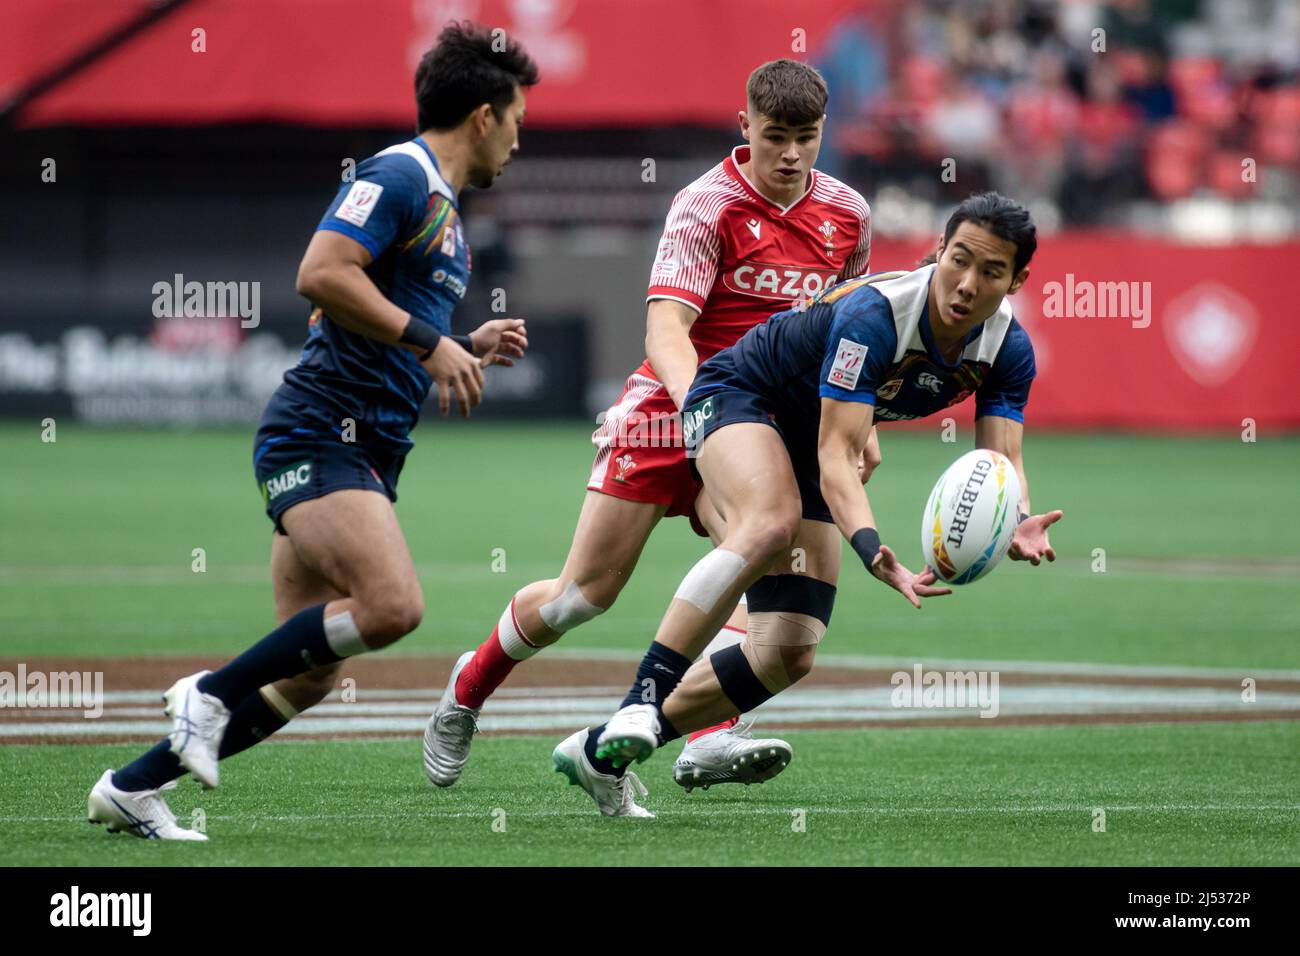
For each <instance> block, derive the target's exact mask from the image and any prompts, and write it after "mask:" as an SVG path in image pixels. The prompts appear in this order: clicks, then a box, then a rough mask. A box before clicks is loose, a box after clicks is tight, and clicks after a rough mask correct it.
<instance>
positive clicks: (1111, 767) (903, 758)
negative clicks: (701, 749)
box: [0, 723, 1300, 866]
mask: <svg viewBox="0 0 1300 956" xmlns="http://www.w3.org/2000/svg"><path fill="white" fill-rule="evenodd" d="M790 740H791V742H792V743H793V744H794V747H795V753H796V755H797V756H796V763H795V764H793V765H792V766H791V768H790V770H788V771H787V772H786V773H785V774H784V775H783V776H782V777H779V778H778V779H776V780H774V781H772V782H771V783H768V784H765V785H763V786H761V787H749V788H740V787H730V788H727V787H722V788H715V789H713V790H711V791H709V792H708V793H707V794H704V793H701V792H698V791H697V792H696V793H693V794H690V795H686V794H685V793H683V792H682V791H681V790H679V789H678V788H677V787H676V785H674V784H673V783H672V782H671V781H670V780H669V779H668V775H667V770H668V766H669V763H670V760H669V759H668V758H669V753H664V754H660V755H658V756H657V757H656V758H655V759H654V760H653V761H651V762H650V763H648V764H645V765H644V766H643V767H642V768H641V773H642V776H643V780H644V782H645V783H646V785H647V786H648V787H649V788H650V797H649V801H648V804H649V805H650V806H651V807H652V808H653V809H655V810H656V811H657V812H658V813H659V818H658V819H656V820H607V819H604V818H602V817H599V816H598V815H596V813H595V811H594V810H593V809H592V808H591V806H590V802H589V801H588V800H587V798H586V797H585V796H584V795H582V794H580V793H579V792H578V791H577V790H576V789H574V788H571V787H567V786H566V785H565V782H564V780H563V778H562V777H561V776H560V775H559V774H555V773H548V772H547V770H548V764H549V761H548V760H547V759H546V758H547V752H548V751H549V744H548V743H545V742H543V741H542V740H539V739H538V738H497V739H488V740H482V741H479V742H478V743H476V744H475V749H476V751H477V752H476V754H475V762H474V764H473V765H472V767H471V768H470V770H469V771H468V772H467V774H466V777H465V779H464V780H463V781H462V783H461V784H460V785H458V786H457V787H455V788H454V789H451V790H446V791H434V790H433V789H432V788H431V787H430V786H429V785H428V784H427V783H426V782H425V780H424V777H423V775H422V774H421V772H420V770H419V760H418V757H417V756H416V753H417V751H418V748H419V744H418V742H416V741H412V742H411V743H393V742H388V743H370V744H355V743H317V744H276V745H268V746H263V747H260V748H257V749H255V750H253V751H250V752H249V754H247V755H245V758H241V760H240V763H239V764H238V766H236V764H235V762H234V761H232V762H231V765H230V768H229V769H228V770H227V771H226V772H225V774H224V775H223V777H222V786H221V789H220V790H218V791H209V792H206V793H205V792H203V791H201V790H200V789H199V786H198V784H196V783H194V782H192V781H184V782H182V784H181V788H180V790H178V791H176V794H177V795H175V796H172V797H170V798H169V799H170V803H171V806H172V809H173V810H174V811H175V812H176V814H177V816H178V818H180V820H181V822H182V823H183V824H188V823H189V822H190V818H191V814H192V812H193V810H194V808H195V807H201V808H202V809H203V811H204V814H205V816H206V827H207V832H208V835H209V837H210V838H211V841H210V842H209V843H207V844H204V845H201V846H200V845H195V844H160V843H157V842H154V841H148V842H146V841H144V840H137V839H134V838H132V837H129V836H124V835H117V836H107V835H105V834H104V832H103V831H102V829H101V828H98V827H91V826H88V825H87V824H86V823H85V822H84V821H83V818H82V817H81V815H80V812H81V810H82V808H84V801H85V791H86V790H87V789H88V782H89V781H88V770H92V769H95V768H100V769H101V770H102V768H103V767H106V766H108V765H109V764H111V763H114V762H115V761H124V760H125V759H127V758H128V757H130V756H132V755H133V750H134V748H125V747H94V748H90V747H11V748H0V773H3V776H4V779H6V780H10V779H12V778H13V777H14V775H24V776H29V777H35V776H39V778H40V779H41V780H42V781H44V782H43V784H42V786H41V787H39V788H22V787H19V788H14V787H5V788H4V789H3V790H0V828H3V829H4V830H6V831H8V833H9V836H8V837H7V838H6V839H5V840H4V841H0V865H15V864H17V865H49V864H56V863H69V862H76V863H78V864H83V865H96V864H113V865H155V864H156V865H168V866H176V865H188V864H195V865H279V864H293V865H308V866H310V865H323V864H349V865H402V864H419V865H433V864H458V865H511V864H521V865H552V866H553V865H561V864H585V865H604V864H608V865H672V864H689V865H723V864H727V865H756V864H769V865H793V866H801V865H815V864H822V865H931V864H940V863H943V864H959V865H1003V864H1039V865H1051V864H1069V865H1139V864H1140V865H1161V864H1170V865H1249V866H1257V865H1269V864H1271V865H1279V864H1290V865H1294V864H1295V863H1296V862H1297V858H1298V857H1300V851H1297V847H1298V846H1300V813H1298V812H1297V801H1296V790H1297V787H1298V786H1300V767H1298V766H1297V764H1296V761H1295V759H1294V758H1295V752H1296V744H1297V735H1296V733H1295V730H1294V725H1289V724H1288V725H1282V724H1267V723H1265V724H1253V725H1249V727H1248V728H1246V727H1241V726H1225V725H1208V724H1207V725H1196V724H1189V725H1156V726H1128V727H1086V728H1080V729H1070V730H1069V731H1068V732H1067V731H1066V730H1063V729H1058V728H1009V729H1006V730H1001V731H997V732H990V731H983V730H898V731H884V732H881V731H876V732H865V733H864V732H856V731H823V732H817V733H813V734H807V733H801V734H791V735H790ZM675 749H676V747H675V745H674V747H672V748H670V750H675ZM796 768H797V770H798V772H797V773H796V772H795V770H796ZM95 775H96V774H94V773H92V774H90V777H93V776H95ZM1097 809H1101V810H1104V811H1105V818H1104V824H1105V832H1096V831H1094V829H1093V825H1094V824H1093V821H1094V819H1097V820H1100V819H1101V818H1100V817H1098V816H1096V814H1095V811H1096V810H1097ZM800 810H802V811H804V813H802V814H799V813H798V812H797V811H800ZM801 818H802V819H801ZM494 822H495V823H496V824H497V827H498V829H497V830H494V829H493V824H494ZM502 822H504V827H505V832H499V829H500V827H501V824H502ZM799 822H802V824H803V827H804V829H803V832H798V831H797V830H796V829H795V827H796V824H797V823H799Z"/></svg>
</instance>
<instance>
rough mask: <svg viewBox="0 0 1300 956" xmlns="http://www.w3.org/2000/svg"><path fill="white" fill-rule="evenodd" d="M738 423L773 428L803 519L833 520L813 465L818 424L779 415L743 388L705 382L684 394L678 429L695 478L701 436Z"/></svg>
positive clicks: (815, 458)
mask: <svg viewBox="0 0 1300 956" xmlns="http://www.w3.org/2000/svg"><path fill="white" fill-rule="evenodd" d="M697 381H698V380H697ZM740 422H757V423H759V424H762V425H770V426H771V427H773V428H775V429H776V431H777V434H779V435H780V436H781V441H782V442H784V443H785V449H786V452H787V453H789V455H790V464H791V466H792V467H793V468H794V477H795V482H796V483H797V484H798V485H799V497H800V499H802V503H803V516H804V518H806V519H807V520H809V521H824V522H826V523H827V524H834V523H835V519H834V518H832V517H831V510H830V508H828V507H827V506H826V499H824V498H823V497H822V491H821V468H820V466H819V465H818V464H817V427H818V423H817V422H816V421H813V422H808V421H805V420H803V419H801V418H795V417H793V416H782V415H781V414H780V413H779V412H775V411H772V410H771V409H770V408H768V405H767V403H766V402H765V401H764V400H763V399H762V398H761V397H760V396H758V395H755V394H754V393H752V392H748V391H745V390H744V389H738V388H722V389H718V390H716V391H709V389H708V387H707V385H706V386H705V387H704V388H703V389H699V390H697V389H691V391H690V393H689V394H688V395H687V396H686V408H685V410H684V411H683V412H682V432H683V435H684V437H685V440H686V456H687V459H688V460H689V461H690V463H691V472H692V473H693V474H694V475H695V477H696V478H699V477H700V474H699V472H698V471H697V470H696V467H695V456H696V455H697V454H698V453H699V449H701V448H703V447H704V441H705V439H706V438H708V437H709V436H710V435H712V434H713V433H714V432H715V431H717V430H718V429H719V428H725V427H726V426H727V425H735V424H737V423H740Z"/></svg>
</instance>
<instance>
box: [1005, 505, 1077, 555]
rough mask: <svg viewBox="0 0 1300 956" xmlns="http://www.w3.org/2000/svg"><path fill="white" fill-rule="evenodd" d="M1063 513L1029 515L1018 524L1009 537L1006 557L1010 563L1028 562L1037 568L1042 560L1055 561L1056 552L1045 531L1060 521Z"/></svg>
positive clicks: (1051, 512) (1052, 512)
mask: <svg viewBox="0 0 1300 956" xmlns="http://www.w3.org/2000/svg"><path fill="white" fill-rule="evenodd" d="M1064 515H1065V512H1063V511H1049V512H1047V514H1044V515H1030V516H1029V517H1028V518H1026V519H1025V520H1024V521H1022V522H1020V524H1019V526H1018V527H1017V528H1016V533H1015V534H1013V535H1012V536H1011V547H1010V548H1008V549H1007V557H1008V558H1010V559H1011V560H1012V561H1028V562H1029V563H1030V564H1032V565H1034V566H1035V567H1037V566H1038V565H1039V563H1040V562H1042V560H1043V558H1046V559H1047V560H1048V561H1055V560H1056V551H1055V550H1054V549H1053V548H1052V543H1051V542H1050V541H1048V540H1047V529H1048V528H1050V527H1051V526H1052V525H1054V524H1056V522H1058V521H1060V520H1061V518H1062V517H1063V516H1064Z"/></svg>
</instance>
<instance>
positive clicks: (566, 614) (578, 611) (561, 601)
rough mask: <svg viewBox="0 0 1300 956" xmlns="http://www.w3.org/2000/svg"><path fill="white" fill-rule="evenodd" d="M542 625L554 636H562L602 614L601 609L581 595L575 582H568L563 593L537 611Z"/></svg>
mask: <svg viewBox="0 0 1300 956" xmlns="http://www.w3.org/2000/svg"><path fill="white" fill-rule="evenodd" d="M537 613H538V614H539V615H540V616H541V618H542V623H543V624H545V625H546V626H547V627H549V628H550V629H551V630H552V631H554V632H555V633H556V634H563V633H564V632H565V631H569V630H572V629H573V628H575V627H577V626H578V625H579V624H586V623H587V622H588V621H590V620H591V619H592V618H593V617H595V616H596V615H598V614H604V613H605V609H604V608H603V607H596V605H594V604H592V603H591V602H590V601H588V600H587V599H586V598H585V597H583V595H582V589H581V588H579V587H578V582H577V581H570V582H569V583H568V586H566V587H565V589H564V592H563V593H562V594H561V595H560V596H559V597H557V598H556V599H555V600H554V601H550V602H548V603H546V604H543V605H542V606H541V607H540V608H538V609H537Z"/></svg>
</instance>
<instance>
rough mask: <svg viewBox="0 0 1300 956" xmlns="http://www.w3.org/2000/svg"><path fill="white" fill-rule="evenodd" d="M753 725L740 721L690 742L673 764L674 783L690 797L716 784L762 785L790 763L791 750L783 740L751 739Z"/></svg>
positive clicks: (771, 738)
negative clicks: (695, 790)
mask: <svg viewBox="0 0 1300 956" xmlns="http://www.w3.org/2000/svg"><path fill="white" fill-rule="evenodd" d="M753 728H754V722H753V721H752V720H746V719H745V718H743V717H742V718H741V719H740V721H739V722H737V724H736V726H734V727H731V728H729V729H727V730H715V731H714V732H713V733H711V734H705V735H704V736H703V737H697V738H696V739H695V740H692V741H689V742H688V743H687V744H686V746H685V748H683V750H682V754H681V756H680V757H678V758H677V762H676V763H674V764H673V779H674V780H676V781H677V783H678V784H680V785H681V786H683V787H685V788H686V792H687V793H690V792H691V791H692V790H694V789H695V788H696V787H700V788H702V789H704V790H708V789H709V787H711V786H713V785H714V784H715V783H743V784H745V785H746V786H748V785H749V784H751V783H763V782H764V781H765V780H771V779H772V778H773V777H775V776H776V775H777V774H779V773H780V772H781V771H782V770H784V769H785V768H786V766H787V765H788V764H789V763H790V760H791V758H793V757H794V750H793V749H792V748H791V747H790V745H789V744H788V743H786V742H785V741H784V740H779V739H777V738H775V737H765V738H760V739H758V740H755V739H754V736H753Z"/></svg>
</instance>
